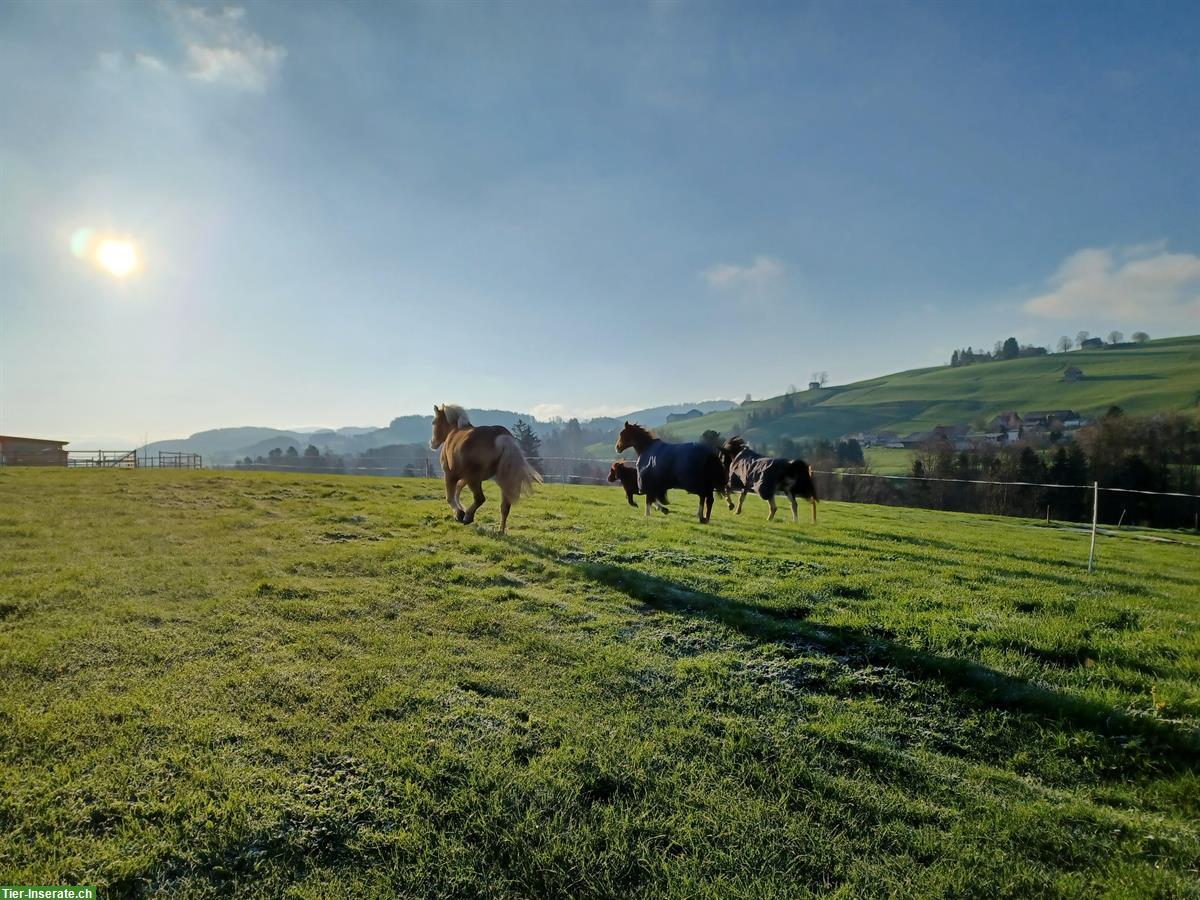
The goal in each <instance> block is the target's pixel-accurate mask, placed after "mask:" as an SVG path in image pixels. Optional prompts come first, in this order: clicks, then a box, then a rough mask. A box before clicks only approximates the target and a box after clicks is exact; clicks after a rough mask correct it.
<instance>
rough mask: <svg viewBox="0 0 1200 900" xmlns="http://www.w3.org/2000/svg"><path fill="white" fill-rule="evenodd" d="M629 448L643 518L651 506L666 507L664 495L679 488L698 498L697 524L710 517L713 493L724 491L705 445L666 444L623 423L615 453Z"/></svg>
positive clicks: (721, 472)
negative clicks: (634, 456) (634, 463)
mask: <svg viewBox="0 0 1200 900" xmlns="http://www.w3.org/2000/svg"><path fill="white" fill-rule="evenodd" d="M628 447H632V448H633V449H634V452H636V453H637V455H638V458H637V473H638V487H639V488H640V489H641V492H642V493H643V494H645V495H646V515H647V516H648V515H650V508H651V506H653V505H656V504H661V506H659V508H660V509H661V508H662V506H665V505H666V503H667V491H668V490H670V489H671V488H681V489H683V490H685V491H687V492H688V493H689V494H696V495H697V496H698V497H699V498H700V508H699V510H698V511H697V515H698V517H699V519H700V524H701V525H703V524H704V523H706V522H707V521H708V520H709V518H710V517H711V516H712V508H713V492H714V491H721V490H724V486H725V467H724V466H722V465H721V460H720V459H718V458H717V454H716V453H714V452H713V450H712V448H711V447H709V446H707V445H705V444H668V443H667V442H666V441H662V440H659V439H658V438H656V437H655V436H654V435H653V434H652V433H651V432H649V431H647V430H646V429H645V428H643V427H642V426H641V425H635V424H631V423H630V422H626V423H625V427H624V428H622V429H621V433H620V434H619V435H618V436H617V452H618V453H623V452H624V451H625V450H626V448H628Z"/></svg>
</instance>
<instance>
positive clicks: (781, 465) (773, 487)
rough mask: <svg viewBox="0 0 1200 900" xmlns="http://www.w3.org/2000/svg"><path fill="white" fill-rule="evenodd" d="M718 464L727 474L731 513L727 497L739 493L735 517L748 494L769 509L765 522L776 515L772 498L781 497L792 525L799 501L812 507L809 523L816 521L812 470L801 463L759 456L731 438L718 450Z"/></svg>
mask: <svg viewBox="0 0 1200 900" xmlns="http://www.w3.org/2000/svg"><path fill="white" fill-rule="evenodd" d="M721 462H722V464H723V465H724V466H725V468H726V470H727V471H728V472H729V481H728V484H727V485H726V488H727V493H726V495H725V496H726V500H727V501H728V503H729V508H730V509H733V499H732V497H731V496H730V493H731V492H733V491H741V496H740V497H738V502H737V514H738V515H741V514H742V503H743V502H744V501H745V499H746V495H747V494H748V493H750V492H751V491H754V493H756V494H758V496H760V497H762V498H763V499H764V500H766V501H767V503H769V504H770V506H771V513H770V515H768V516H767V521H768V522H769V521H771V520H772V519H774V518H775V513H776V512H777V511H778V510H777V507H776V506H775V495H776V494H777V493H781V494H784V495H785V496H786V497H787V498H788V500H789V502H790V503H791V505H792V521H793V522H796V521H799V515H798V514H797V511H796V498H797V497H803V498H804V499H806V500H808V501H809V502H810V503H811V504H812V520H813V522H814V523H816V521H817V486H816V484H815V483H814V482H813V471H812V466H810V465H809V464H808V463H806V462H805V461H804V460H802V459H783V458H782V457H778V456H763V455H761V454H759V453H755V452H754V451H753V450H751V449H750V448H749V447H748V446H747V445H746V442H745V441H744V440H743V439H742V438H740V437H732V438H730V439H729V440H727V441H726V442H725V445H724V446H723V447H722V448H721Z"/></svg>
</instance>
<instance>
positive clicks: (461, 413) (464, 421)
mask: <svg viewBox="0 0 1200 900" xmlns="http://www.w3.org/2000/svg"><path fill="white" fill-rule="evenodd" d="M442 415H444V416H445V417H446V421H447V422H449V423H450V424H451V425H453V426H454V427H455V428H468V427H470V425H471V420H470V419H469V418H467V411H466V410H465V409H463V408H462V407H461V406H458V405H457V404H454V403H443V404H442Z"/></svg>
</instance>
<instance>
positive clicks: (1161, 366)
mask: <svg viewBox="0 0 1200 900" xmlns="http://www.w3.org/2000/svg"><path fill="white" fill-rule="evenodd" d="M1068 366H1077V367H1078V368H1080V369H1081V370H1082V371H1083V380H1081V381H1077V382H1069V381H1065V380H1064V379H1063V372H1064V371H1065V370H1066V369H1067V367H1068ZM792 399H793V401H794V403H795V405H796V408H795V411H794V412H792V413H788V414H784V415H781V416H780V417H779V418H777V419H774V420H773V421H771V422H769V423H768V424H767V425H766V426H764V427H762V428H757V429H752V430H749V431H748V432H747V433H748V435H749V436H750V437H751V438H752V439H753V440H757V441H764V442H770V441H772V440H775V439H777V438H779V437H783V436H788V437H792V438H798V439H799V438H821V437H824V438H830V439H833V438H838V437H840V436H842V435H844V434H848V433H852V432H857V431H865V430H871V429H887V430H889V431H896V432H900V433H905V432H911V431H923V430H927V429H930V428H933V427H935V426H937V425H953V424H958V423H964V424H978V423H982V422H984V421H985V420H987V419H988V418H990V417H992V416H994V415H996V414H997V413H1000V412H1003V411H1006V410H1016V411H1017V412H1020V413H1025V412H1028V411H1030V410H1037V409H1073V410H1075V411H1077V412H1080V413H1084V414H1097V413H1102V412H1104V410H1106V409H1107V408H1108V407H1109V406H1111V405H1113V404H1116V405H1118V406H1120V407H1122V408H1123V409H1124V410H1125V411H1126V412H1127V413H1129V414H1130V415H1149V414H1151V413H1156V412H1176V411H1181V410H1187V409H1194V408H1196V405H1197V402H1198V401H1200V336H1198V335H1193V336H1189V337H1177V338H1167V339H1164V340H1158V341H1150V342H1148V343H1146V344H1142V345H1140V346H1128V347H1121V348H1119V349H1111V350H1087V351H1084V350H1077V351H1072V352H1070V353H1057V354H1053V355H1051V356H1042V357H1035V358H1030V359H1014V360H1008V361H1005V362H990V363H977V364H975V365H972V366H963V367H960V368H951V367H950V366H941V367H937V368H931V369H912V370H910V371H907V372H899V373H897V374H895V375H885V376H883V377H881V378H872V379H869V380H867V381H859V382H855V383H854V384H847V385H842V386H839V387H827V388H821V389H819V390H812V391H804V392H802V393H800V394H797V395H795V396H794V397H793V398H792ZM783 402H784V398H783V397H774V398H772V399H770V400H763V401H760V402H758V403H752V404H750V405H749V406H747V407H742V408H740V409H736V410H730V411H728V412H721V413H714V414H711V415H707V416H702V417H700V418H697V419H690V420H688V421H687V422H682V423H679V424H678V425H673V426H672V427H671V429H670V434H671V435H672V436H674V437H676V438H688V439H690V438H695V437H697V436H699V435H700V434H701V433H702V432H703V431H704V430H705V429H709V428H711V429H715V430H716V431H719V432H721V433H722V434H728V433H731V432H734V431H742V430H745V429H744V428H743V423H744V422H745V419H746V415H747V413H748V412H749V411H750V410H752V409H759V410H771V411H776V410H778V409H780V407H781V404H783Z"/></svg>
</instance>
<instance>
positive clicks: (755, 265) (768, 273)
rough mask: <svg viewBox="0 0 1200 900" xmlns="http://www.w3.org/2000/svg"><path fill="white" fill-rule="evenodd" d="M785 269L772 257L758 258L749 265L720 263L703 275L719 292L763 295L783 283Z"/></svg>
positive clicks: (709, 284) (706, 270)
mask: <svg viewBox="0 0 1200 900" xmlns="http://www.w3.org/2000/svg"><path fill="white" fill-rule="evenodd" d="M784 273H785V267H784V265H783V263H782V262H780V261H779V260H778V259H775V258H774V257H772V256H756V257H754V259H753V260H752V261H751V262H750V263H749V264H747V265H744V266H740V265H737V264H736V263H718V264H717V265H715V266H712V267H710V268H708V269H705V270H704V272H702V273H701V274H702V275H703V276H704V280H705V281H706V282H708V286H709V287H711V288H713V289H714V290H718V291H729V292H736V293H747V294H761V293H763V292H764V291H766V290H768V289H769V288H772V287H774V286H776V285H778V284H779V283H781V282H782V281H783V278H784Z"/></svg>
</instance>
